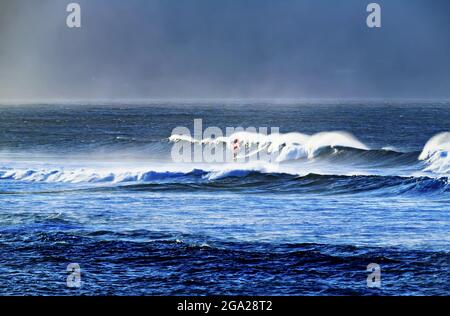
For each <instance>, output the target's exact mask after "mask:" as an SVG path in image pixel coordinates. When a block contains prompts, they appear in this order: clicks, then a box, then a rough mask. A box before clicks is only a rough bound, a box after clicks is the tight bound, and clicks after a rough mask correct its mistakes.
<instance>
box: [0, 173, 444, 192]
mask: <svg viewBox="0 0 450 316" xmlns="http://www.w3.org/2000/svg"><path fill="white" fill-rule="evenodd" d="M0 179H14V180H20V181H33V182H35V181H45V182H68V183H77V184H79V183H84V184H87V183H90V184H95V188H97V189H101V190H109V189H110V188H111V187H113V188H119V189H120V188H122V189H127V190H139V191H146V190H148V191H180V192H187V191H198V190H201V191H211V190H220V191H231V192H238V193H267V192H270V193H313V194H325V195H329V194H358V193H366V194H367V193H372V194H380V195H383V196H389V195H403V194H442V193H450V184H449V178H448V177H441V178H430V177H423V176H422V177H412V176H411V177H401V176H380V175H378V176H377V175H353V176H346V175H319V174H311V173H310V174H305V175H294V174H287V173H278V172H271V171H270V169H264V168H262V169H259V170H258V169H245V168H237V169H233V168H229V169H217V170H202V169H193V170H191V171H188V172H156V171H147V172H143V171H142V172H137V173H131V172H118V173H112V172H111V173H108V174H107V173H103V174H101V173H99V172H91V171H86V170H78V171H75V170H73V171H56V170H54V171H50V170H49V171H33V170H26V171H25V170H21V171H18V170H15V171H9V172H4V171H2V172H0ZM85 188H86V187H85V186H84V187H82V188H81V189H85ZM1 193H2V192H0V194H1ZM3 193H5V194H6V193H7V194H11V193H14V192H11V191H8V192H3Z"/></svg>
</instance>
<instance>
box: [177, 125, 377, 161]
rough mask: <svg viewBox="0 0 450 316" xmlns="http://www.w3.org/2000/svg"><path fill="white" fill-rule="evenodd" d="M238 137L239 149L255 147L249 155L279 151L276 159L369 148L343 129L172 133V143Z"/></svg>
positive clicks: (222, 141)
mask: <svg viewBox="0 0 450 316" xmlns="http://www.w3.org/2000/svg"><path fill="white" fill-rule="evenodd" d="M235 140H237V141H238V142H239V145H240V147H241V148H244V147H256V148H257V149H256V150H255V151H254V152H252V153H250V154H247V157H248V156H252V155H254V154H256V153H258V152H260V151H263V150H266V151H267V152H268V153H273V152H279V155H278V157H277V162H282V161H287V160H295V159H300V158H307V159H313V158H314V157H315V156H316V154H317V153H318V152H319V151H320V149H322V148H327V147H331V148H334V147H348V148H355V149H362V150H369V148H368V147H367V146H366V145H365V144H363V143H362V142H361V141H359V140H358V139H357V138H356V137H354V136H353V135H352V134H350V133H347V132H342V131H331V132H321V133H317V134H314V135H307V134H302V133H286V134H269V135H265V134H261V133H252V132H237V133H234V134H232V135H231V136H229V137H218V138H216V139H210V138H207V139H202V140H197V139H194V138H192V137H190V136H188V135H172V136H170V138H169V141H171V142H180V141H185V142H190V143H193V144H203V145H206V144H208V145H218V144H226V145H227V146H229V147H230V146H231V144H233V143H234V142H235Z"/></svg>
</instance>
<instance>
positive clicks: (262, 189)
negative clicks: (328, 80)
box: [0, 100, 450, 295]
mask: <svg viewBox="0 0 450 316" xmlns="http://www.w3.org/2000/svg"><path fill="white" fill-rule="evenodd" d="M196 119H201V120H202V126H203V128H204V129H206V128H208V127H217V128H218V129H220V130H223V131H225V130H226V129H227V127H244V128H247V127H250V126H253V127H257V128H259V127H269V128H270V127H276V128H279V134H274V135H272V136H261V137H259V136H256V135H253V134H251V133H240V134H236V135H240V136H238V137H237V138H239V142H240V146H241V148H239V150H242V151H244V150H245V149H249V148H250V147H252V146H253V148H256V151H257V154H258V155H259V154H261V153H262V152H263V151H269V148H272V147H276V149H278V150H279V151H278V152H277V151H275V152H276V153H277V154H276V157H275V159H272V160H264V159H260V160H253V161H251V157H250V156H254V155H253V154H249V155H245V153H244V154H243V155H244V156H242V155H241V153H239V155H240V156H238V158H240V159H239V161H233V160H232V161H226V162H205V161H197V162H189V161H184V162H174V161H173V151H172V150H173V148H174V146H175V145H183V146H187V147H185V148H188V147H190V146H192V148H194V147H195V146H197V147H198V146H200V148H202V149H203V148H204V147H206V146H210V147H211V146H212V147H216V150H217V148H219V146H221V145H220V144H218V142H217V141H216V142H215V141H214V140H213V139H209V140H206V141H205V142H202V140H199V139H197V140H196V139H193V138H184V139H183V138H182V137H178V138H177V135H175V134H174V133H173V131H174V128H176V127H185V128H187V129H189V130H192V131H193V130H194V120H196ZM448 132H450V103H449V102H444V101H443V102H431V101H423V102H419V101H395V102H387V101H330V100H326V101H314V102H306V101H301V102H300V101H298V102H295V101H289V102H270V101H264V102H263V101H258V102H256V101H245V100H244V101H239V100H236V101H222V102H219V101H202V102H198V101H185V102H183V101H170V102H169V101H167V102H162V101H160V102H157V101H152V102H145V101H142V102H114V103H108V102H103V103H101V102H97V103H83V102H78V103H75V102H72V103H60V104H26V105H18V104H15V105H8V104H3V105H0V294H1V295H449V294H450V269H449V263H450V252H449V251H450V184H449V174H450V156H449V151H450V134H449V133H448ZM236 135H235V136H236ZM258 137H259V138H258ZM232 139H233V136H229V137H224V138H223V140H222V142H221V144H222V145H223V149H224V151H225V152H226V151H227V150H228V151H230V150H231V149H230V147H229V146H230V145H231V144H232ZM271 145H274V146H272V147H271ZM275 145H276V146H275ZM272 149H273V148H272ZM249 150H250V149H249ZM241 158H242V159H241ZM241 160H242V161H241ZM70 264H72V265H71V266H69V265H70ZM73 264H75V267H78V268H79V269H78V268H77V269H75V270H73V269H72V268H70V267H74V265H73ZM370 264H375V266H376V267H378V268H379V269H378V270H376V271H375V270H371V269H368V266H369V265H370ZM68 266H69V268H68ZM372 266H373V265H372ZM74 272H75V273H76V277H75V278H74V277H73V276H74V274H73V273H74ZM374 273H375V274H376V277H375V276H374ZM71 280H72V281H73V280H76V281H77V282H78V283H70V281H71ZM373 280H375V281H379V282H378V283H376V286H375V285H374V284H375V283H374V282H372V281H373ZM74 284H75V285H74Z"/></svg>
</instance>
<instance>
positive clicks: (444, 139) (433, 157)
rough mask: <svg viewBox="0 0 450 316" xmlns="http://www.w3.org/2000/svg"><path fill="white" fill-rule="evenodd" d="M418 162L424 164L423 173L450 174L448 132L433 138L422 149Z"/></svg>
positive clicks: (449, 133)
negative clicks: (421, 161)
mask: <svg viewBox="0 0 450 316" xmlns="http://www.w3.org/2000/svg"><path fill="white" fill-rule="evenodd" d="M419 160H424V161H425V162H426V164H427V167H426V168H425V171H431V172H434V173H439V174H448V173H450V132H444V133H440V134H437V135H435V136H433V137H432V138H431V139H430V140H429V141H428V142H427V143H426V145H425V147H424V148H423V150H422V153H421V154H420V156H419Z"/></svg>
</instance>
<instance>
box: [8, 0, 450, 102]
mask: <svg viewBox="0 0 450 316" xmlns="http://www.w3.org/2000/svg"><path fill="white" fill-rule="evenodd" d="M0 1H1V2H0V99H8V98H16V99H29V98H78V99H79V98H82V99H88V98H183V97H189V98H222V97H226V98H233V97H252V98H268V97H271V98H297V97H301V98H309V97H318V98H332V97H342V98H349V97H381V98H384V97H400V98H402V97H403V98H415V97H423V98H445V97H450V59H449V58H448V57H449V56H450V19H449V18H448V17H449V16H450V3H449V2H448V1H446V0H433V1H426V0H416V1H414V0H397V1H378V3H380V4H381V5H382V8H383V11H382V14H383V15H382V28H381V29H377V30H374V29H369V28H367V26H366V24H365V20H366V16H367V13H366V11H365V8H366V5H367V4H368V3H369V2H370V1H361V0H342V1H331V0H323V1H313V0H282V1H277V0H229V1H222V0H184V1H176V0H131V1H119V0H89V1H87V0H84V1H81V0H80V1H78V2H79V3H80V4H81V7H82V28H81V29H69V28H67V27H66V26H65V19H66V12H65V6H66V5H67V4H68V3H69V2H71V1H62V0H59V1H58V0H53V1H51V0H43V1H34V0H16V1H9V0H0Z"/></svg>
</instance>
